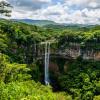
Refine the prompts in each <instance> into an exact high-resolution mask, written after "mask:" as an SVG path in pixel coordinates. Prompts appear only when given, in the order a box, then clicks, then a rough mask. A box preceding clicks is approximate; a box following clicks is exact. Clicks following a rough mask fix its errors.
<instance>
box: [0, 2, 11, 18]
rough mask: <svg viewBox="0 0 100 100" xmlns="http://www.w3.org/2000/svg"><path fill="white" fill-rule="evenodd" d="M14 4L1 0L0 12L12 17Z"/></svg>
mask: <svg viewBox="0 0 100 100" xmlns="http://www.w3.org/2000/svg"><path fill="white" fill-rule="evenodd" d="M11 8H12V6H11V5H10V4H9V3H8V2H5V1H0V14H1V15H5V16H8V17H10V16H11Z"/></svg>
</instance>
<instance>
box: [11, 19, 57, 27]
mask: <svg viewBox="0 0 100 100" xmlns="http://www.w3.org/2000/svg"><path fill="white" fill-rule="evenodd" d="M12 20H13V21H18V22H23V23H26V24H31V25H38V26H46V25H50V24H52V25H57V23H56V22H54V21H49V20H32V19H12Z"/></svg>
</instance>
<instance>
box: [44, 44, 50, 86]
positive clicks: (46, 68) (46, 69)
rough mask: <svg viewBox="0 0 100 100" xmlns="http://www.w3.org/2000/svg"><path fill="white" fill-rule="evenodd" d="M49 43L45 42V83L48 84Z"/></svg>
mask: <svg viewBox="0 0 100 100" xmlns="http://www.w3.org/2000/svg"><path fill="white" fill-rule="evenodd" d="M49 59H50V43H48V42H46V43H45V80H44V81H45V84H46V85H49Z"/></svg>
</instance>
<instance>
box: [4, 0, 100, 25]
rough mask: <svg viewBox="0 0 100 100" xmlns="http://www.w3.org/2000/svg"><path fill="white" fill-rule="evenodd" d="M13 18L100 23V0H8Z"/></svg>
mask: <svg viewBox="0 0 100 100" xmlns="http://www.w3.org/2000/svg"><path fill="white" fill-rule="evenodd" d="M6 1H8V2H9V3H10V4H11V5H12V6H13V11H12V18H17V19H18V18H19V19H21V18H29V19H40V20H42V19H43V20H52V21H56V22H58V23H74V24H100V0H6Z"/></svg>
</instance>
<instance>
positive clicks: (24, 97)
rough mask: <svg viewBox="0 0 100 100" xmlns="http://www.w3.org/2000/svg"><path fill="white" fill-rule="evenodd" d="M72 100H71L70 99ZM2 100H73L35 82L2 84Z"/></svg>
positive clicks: (0, 96)
mask: <svg viewBox="0 0 100 100" xmlns="http://www.w3.org/2000/svg"><path fill="white" fill-rule="evenodd" d="M69 98H70V99H69ZM0 100H72V99H71V97H70V96H68V97H66V96H64V94H60V93H58V94H54V93H52V91H51V89H50V87H46V86H43V85H41V84H40V83H35V82H34V81H24V82H10V83H9V84H4V83H3V82H1V83H0Z"/></svg>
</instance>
